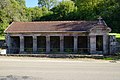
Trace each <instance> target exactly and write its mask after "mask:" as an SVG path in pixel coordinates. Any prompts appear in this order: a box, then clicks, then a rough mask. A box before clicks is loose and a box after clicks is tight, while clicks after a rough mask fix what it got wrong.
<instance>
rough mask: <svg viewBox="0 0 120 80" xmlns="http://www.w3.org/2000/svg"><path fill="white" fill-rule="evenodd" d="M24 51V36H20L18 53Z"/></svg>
mask: <svg viewBox="0 0 120 80" xmlns="http://www.w3.org/2000/svg"><path fill="white" fill-rule="evenodd" d="M23 52H24V36H23V35H21V36H20V53H23Z"/></svg>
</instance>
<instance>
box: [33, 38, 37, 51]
mask: <svg viewBox="0 0 120 80" xmlns="http://www.w3.org/2000/svg"><path fill="white" fill-rule="evenodd" d="M33 52H34V53H35V52H37V36H33Z"/></svg>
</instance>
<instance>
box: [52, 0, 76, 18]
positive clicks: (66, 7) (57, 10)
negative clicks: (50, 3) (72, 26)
mask: <svg viewBox="0 0 120 80" xmlns="http://www.w3.org/2000/svg"><path fill="white" fill-rule="evenodd" d="M51 10H52V11H53V14H54V16H55V19H58V20H69V17H68V14H70V13H72V12H74V11H75V10H77V7H76V6H75V4H74V2H73V1H62V2H60V3H59V4H58V5H57V6H55V7H53V8H52V9H51ZM72 16H73V15H72Z"/></svg>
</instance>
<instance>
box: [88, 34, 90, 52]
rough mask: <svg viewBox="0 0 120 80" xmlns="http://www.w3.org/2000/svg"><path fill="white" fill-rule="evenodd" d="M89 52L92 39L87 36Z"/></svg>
mask: <svg viewBox="0 0 120 80" xmlns="http://www.w3.org/2000/svg"><path fill="white" fill-rule="evenodd" d="M87 51H88V52H89V51H90V37H89V36H87Z"/></svg>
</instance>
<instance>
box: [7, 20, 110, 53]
mask: <svg viewBox="0 0 120 80" xmlns="http://www.w3.org/2000/svg"><path fill="white" fill-rule="evenodd" d="M64 22H65V21H64ZM33 23H34V24H35V22H33ZM42 23H44V25H45V26H47V25H48V23H50V25H51V24H52V26H54V23H55V24H56V23H57V21H56V22H48V23H47V24H45V22H42ZM42 23H41V22H40V23H39V24H40V25H41V24H42ZM61 23H62V21H61V22H59V25H62V27H59V26H58V25H56V26H54V27H55V28H56V27H57V29H54V30H52V31H51V30H50V29H47V30H44V31H42V30H41V29H40V30H41V31H29V26H28V29H26V30H28V31H24V28H23V29H19V30H17V29H14V30H13V29H12V27H17V25H15V26H14V24H15V23H12V24H11V25H10V26H9V27H8V28H7V29H6V30H5V33H6V43H7V46H8V49H7V53H9V54H12V53H17V54H19V53H54V52H55V53H68V52H69V53H87V54H107V53H109V45H108V43H109V36H108V33H109V32H110V31H111V29H110V28H109V27H107V25H106V24H105V23H104V22H103V21H101V20H100V19H99V21H98V22H96V23H95V24H93V23H92V24H89V25H88V24H87V25H83V26H82V29H84V28H86V27H88V26H89V27H88V28H87V29H86V30H80V29H81V28H79V29H78V30H77V29H75V30H73V29H74V28H78V27H79V25H81V24H83V23H79V24H78V23H76V22H72V21H67V25H69V24H71V25H69V26H67V27H65V26H64V25H66V24H65V23H64V24H61ZM28 24H29V23H27V25H28ZM31 24H32V23H31ZM73 24H74V25H73ZM76 24H77V26H76ZM22 25H26V23H25V22H24V23H21V26H22ZM44 25H42V28H43V27H44ZM48 26H49V25H48ZM38 27H39V26H38ZM34 28H35V26H33V28H32V29H34ZM39 28H41V27H39ZM49 28H50V27H49ZM51 28H53V27H51ZM59 28H60V29H59ZM61 28H62V29H63V28H65V29H66V30H62V31H61ZM69 28H70V30H68V29H69ZM58 29H59V30H58ZM22 30H23V31H22ZM56 39H57V40H56ZM38 43H39V44H38ZM26 46H27V47H26ZM38 46H39V47H38Z"/></svg>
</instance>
